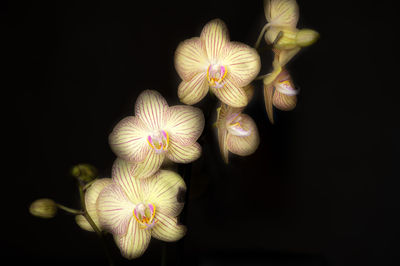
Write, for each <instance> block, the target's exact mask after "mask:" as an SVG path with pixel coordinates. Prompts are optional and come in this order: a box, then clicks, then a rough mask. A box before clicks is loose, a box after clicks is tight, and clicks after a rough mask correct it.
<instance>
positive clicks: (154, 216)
mask: <svg viewBox="0 0 400 266" xmlns="http://www.w3.org/2000/svg"><path fill="white" fill-rule="evenodd" d="M185 191H186V185H185V182H184V181H183V179H182V178H181V177H180V176H179V175H178V174H176V173H174V172H172V171H167V170H160V171H159V172H157V173H156V175H154V176H151V177H149V178H145V179H139V178H136V177H135V175H134V173H133V172H132V171H131V165H130V164H129V163H128V162H126V161H124V160H122V159H120V158H119V159H117V160H116V161H115V163H114V165H113V169H112V182H111V183H110V184H109V185H108V186H107V187H105V188H104V189H103V190H102V191H101V193H100V194H99V196H98V200H97V213H98V217H99V222H100V225H101V227H102V228H103V229H104V230H106V231H109V232H111V233H112V234H113V236H114V240H115V242H116V244H117V245H118V247H119V249H120V250H121V253H122V255H123V256H124V257H126V258H128V259H133V258H137V257H139V256H141V255H142V254H143V253H144V251H145V250H146V249H147V246H148V245H149V242H150V238H151V237H155V238H157V239H160V240H163V241H168V242H170V241H177V240H179V239H180V238H182V237H183V236H184V235H185V233H186V227H185V226H183V225H180V224H178V220H177V216H178V215H179V213H180V212H181V210H182V208H183V205H184V203H183V201H182V198H183V197H182V195H183V194H184V193H185Z"/></svg>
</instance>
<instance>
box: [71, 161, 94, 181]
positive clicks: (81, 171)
mask: <svg viewBox="0 0 400 266" xmlns="http://www.w3.org/2000/svg"><path fill="white" fill-rule="evenodd" d="M71 174H72V176H74V177H75V178H77V179H79V180H81V181H83V182H90V181H92V180H93V179H96V177H97V169H96V167H94V166H93V165H91V164H86V163H82V164H78V165H75V166H74V167H72V169H71Z"/></svg>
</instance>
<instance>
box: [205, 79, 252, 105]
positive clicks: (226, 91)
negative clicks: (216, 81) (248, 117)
mask: <svg viewBox="0 0 400 266" xmlns="http://www.w3.org/2000/svg"><path fill="white" fill-rule="evenodd" d="M212 91H213V93H214V94H215V96H217V97H218V99H220V100H221V102H223V103H225V104H227V105H229V106H232V107H244V106H246V105H247V103H248V99H247V95H246V93H245V92H244V90H243V89H242V88H240V87H238V86H237V85H235V84H234V83H233V82H232V81H231V80H230V79H229V78H228V79H226V82H225V84H224V86H223V87H221V88H212Z"/></svg>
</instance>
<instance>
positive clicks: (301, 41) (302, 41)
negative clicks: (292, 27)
mask: <svg viewBox="0 0 400 266" xmlns="http://www.w3.org/2000/svg"><path fill="white" fill-rule="evenodd" d="M318 38H319V33H318V32H317V31H315V30H310V29H302V30H299V32H297V35H296V42H297V44H298V45H299V46H301V47H305V46H309V45H311V44H313V43H315V42H316V41H317V40H318Z"/></svg>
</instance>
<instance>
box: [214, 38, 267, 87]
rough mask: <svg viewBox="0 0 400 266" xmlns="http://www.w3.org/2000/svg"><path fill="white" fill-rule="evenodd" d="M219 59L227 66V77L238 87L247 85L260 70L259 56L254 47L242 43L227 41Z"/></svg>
mask: <svg viewBox="0 0 400 266" xmlns="http://www.w3.org/2000/svg"><path fill="white" fill-rule="evenodd" d="M221 61H222V62H221V64H222V65H225V66H227V67H228V75H229V78H230V79H232V80H233V81H234V83H235V84H236V85H237V86H239V87H243V86H246V85H248V84H249V83H250V82H251V81H253V80H254V78H255V77H256V76H257V74H258V73H259V72H260V67H261V62H260V56H259V55H258V53H257V51H256V50H255V49H254V48H251V47H250V46H248V45H246V44H243V43H239V42H230V43H228V44H227V45H226V47H225V49H224V53H223V55H221Z"/></svg>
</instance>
